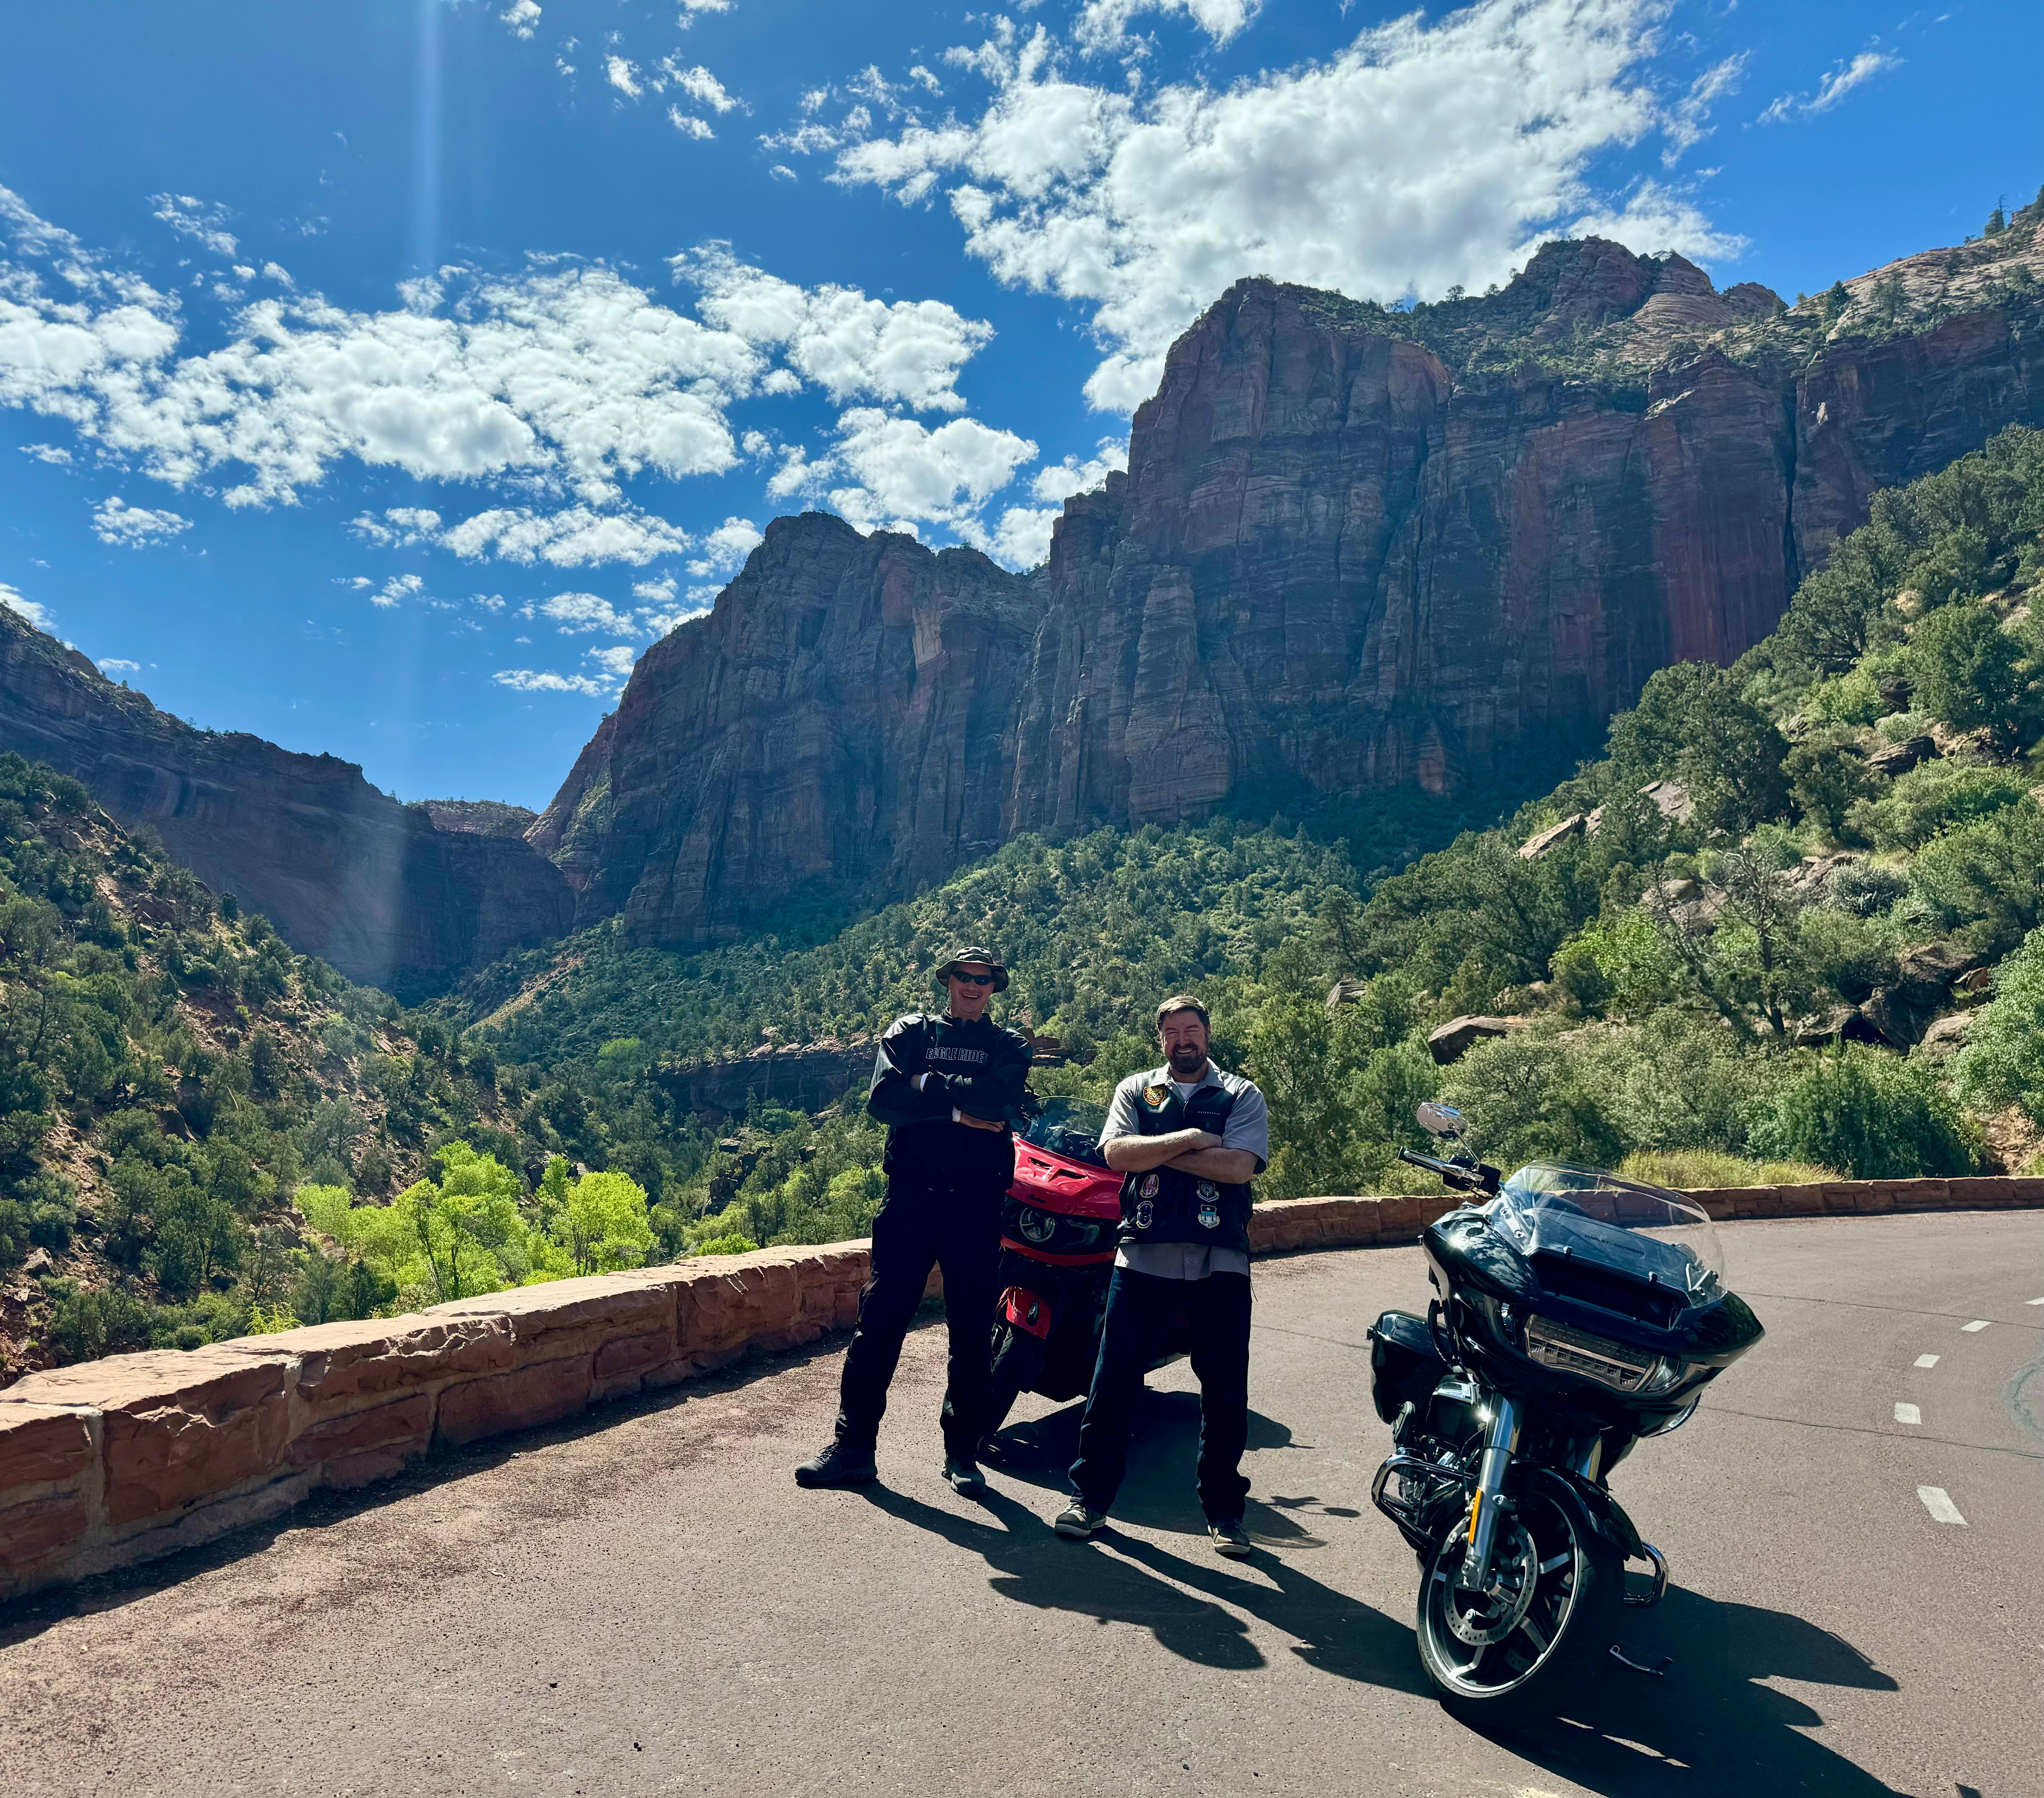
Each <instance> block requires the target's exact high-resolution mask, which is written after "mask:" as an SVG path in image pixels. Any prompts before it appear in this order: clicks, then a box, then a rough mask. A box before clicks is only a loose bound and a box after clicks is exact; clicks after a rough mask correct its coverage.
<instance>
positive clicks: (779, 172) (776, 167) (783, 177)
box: [767, 163, 801, 181]
mask: <svg viewBox="0 0 2044 1798" xmlns="http://www.w3.org/2000/svg"><path fill="white" fill-rule="evenodd" d="M767 173H768V174H769V175H771V176H773V178H774V179H775V180H776V181H799V180H800V179H801V176H800V175H797V174H796V173H795V171H793V169H791V168H790V167H788V165H787V164H786V163H774V164H773V165H772V166H771V167H769V168H768V169H767Z"/></svg>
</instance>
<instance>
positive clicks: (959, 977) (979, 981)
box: [951, 968, 1000, 986]
mask: <svg viewBox="0 0 2044 1798" xmlns="http://www.w3.org/2000/svg"><path fill="white" fill-rule="evenodd" d="M951 978H952V979H954V980H955V981H957V982H959V985H962V986H991V985H993V983H994V982H995V981H996V980H997V978H1000V977H999V976H998V975H997V974H960V973H959V971H958V970H957V969H956V968H953V969H952V970H951Z"/></svg>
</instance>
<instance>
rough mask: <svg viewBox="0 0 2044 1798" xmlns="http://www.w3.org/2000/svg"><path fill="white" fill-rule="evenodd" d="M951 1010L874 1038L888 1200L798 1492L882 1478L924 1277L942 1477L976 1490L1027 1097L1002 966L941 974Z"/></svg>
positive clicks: (961, 967) (966, 961)
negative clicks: (820, 1446) (898, 1377)
mask: <svg viewBox="0 0 2044 1798" xmlns="http://www.w3.org/2000/svg"><path fill="white" fill-rule="evenodd" d="M936 982H937V985H939V987H941V988H943V990H944V993H945V994H946V996H947V1001H948V1003H947V1006H946V1008H945V1009H944V1011H943V1013H942V1014H941V1015H936V1014H932V1013H930V1012H909V1014H908V1015H907V1016H903V1017H898V1018H897V1019H896V1020H894V1022H893V1024H892V1025H890V1026H889V1029H888V1032H887V1034H886V1035H885V1036H883V1037H882V1039H880V1052H879V1054H878V1056H877V1057H876V1058H875V1059H874V1064H873V1085H872V1087H871V1089H870V1091H869V1092H868V1093H867V1094H866V1110H867V1111H869V1112H871V1113H872V1115H873V1116H874V1117H876V1118H878V1119H879V1120H880V1121H881V1122H882V1124H886V1126H887V1127H888V1128H887V1154H886V1162H885V1164H884V1165H885V1166H886V1174H887V1198H886V1203H884V1204H882V1206H881V1208H880V1212H879V1215H878V1216H877V1217H875V1218H874V1220H873V1272H872V1277H871V1278H870V1280H869V1281H868V1282H867V1284H866V1290H865V1291H864V1292H863V1293H860V1294H859V1327H858V1330H857V1331H856V1332H855V1334H854V1335H853V1337H852V1339H851V1347H850V1349H848V1350H847V1351H846V1354H845V1358H844V1376H843V1383H842V1385H841V1386H840V1390H839V1398H838V1414H837V1429H836V1433H835V1435H833V1436H832V1439H831V1441H830V1443H828V1446H826V1447H825V1448H824V1450H823V1451H822V1452H821V1453H820V1454H817V1455H816V1456H815V1457H814V1458H813V1459H811V1460H809V1461H805V1462H803V1463H802V1465H801V1466H799V1467H797V1469H796V1470H795V1481H796V1484H797V1485H805V1486H845V1485H859V1484H861V1483H863V1481H867V1480H870V1479H873V1478H874V1477H877V1473H878V1470H877V1469H876V1468H875V1466H874V1459H873V1449H874V1440H875V1439H876V1438H877V1436H878V1433H879V1430H880V1418H881V1414H882V1412H884V1411H885V1410H886V1408H887V1387H888V1384H889V1381H892V1380H893V1377H894V1368H895V1365H896V1363H897V1362H898V1361H899V1360H900V1359H901V1343H902V1339H903V1338H904V1337H905V1335H907V1334H908V1331H909V1323H910V1321H911V1320H913V1318H914V1316H915V1315H916V1307H917V1306H918V1305H920V1304H921V1303H922V1300H923V1293H924V1288H925V1287H927V1286H928V1284H929V1279H930V1269H931V1268H932V1266H942V1267H943V1270H944V1320H945V1323H946V1324H947V1327H948V1328H949V1330H950V1332H951V1366H950V1379H949V1381H948V1383H947V1385H946V1388H945V1391H944V1408H943V1430H944V1477H945V1478H946V1479H947V1480H948V1481H950V1482H951V1485H952V1487H953V1488H954V1489H955V1490H957V1491H959V1492H961V1493H966V1495H968V1496H976V1495H977V1494H978V1493H980V1492H982V1491H983V1490H984V1489H985V1482H984V1481H982V1479H981V1477H980V1473H979V1467H978V1450H979V1438H980V1431H981V1428H982V1423H983V1421H984V1418H985V1410H986V1403H987V1390H988V1384H989V1368H988V1361H989V1355H990V1353H991V1350H992V1346H993V1301H994V1297H995V1278H996V1270H997V1266H998V1263H999V1258H1000V1251H1001V1201H1002V1199H1003V1197H1005V1194H1006V1193H1007V1191H1008V1185H1009V1181H1011V1180H1012V1179H1013V1178H1014V1177H1015V1139H1014V1137H1013V1135H1012V1133H1011V1131H1010V1124H1011V1122H1012V1120H1013V1119H1014V1118H1015V1116H1016V1115H1017V1114H1018V1112H1019V1110H1020V1107H1021V1106H1022V1105H1023V1103H1024V1097H1025V1095H1026V1093H1027V1091H1028V1088H1027V1085H1026V1084H1025V1083H1026V1081H1027V1080H1028V1074H1029V1062H1030V1058H1031V1054H1032V1051H1031V1049H1030V1047H1029V1040H1028V1038H1027V1037H1025V1036H1023V1035H1020V1033H1018V1032H1015V1031H1012V1030H1004V1029H1002V1028H1000V1026H998V1025H997V1024H994V1023H993V1021H992V1020H990V1019H989V1017H988V1016H987V1015H986V1008H987V1005H988V1002H989V1000H991V998H992V997H993V995H994V994H995V993H999V992H1001V991H1003V990H1005V988H1006V987H1007V985H1008V970H1007V969H1006V968H1005V967H1003V966H1001V958H1000V957H999V956H997V955H995V954H994V953H993V951H992V950H990V949H988V948H986V947H983V946H982V945H980V944H978V943H974V944H970V945H968V946H967V947H964V948H962V949H959V950H958V951H955V953H954V954H952V955H947V956H946V957H945V958H944V959H943V961H941V962H939V963H938V964H937V967H936Z"/></svg>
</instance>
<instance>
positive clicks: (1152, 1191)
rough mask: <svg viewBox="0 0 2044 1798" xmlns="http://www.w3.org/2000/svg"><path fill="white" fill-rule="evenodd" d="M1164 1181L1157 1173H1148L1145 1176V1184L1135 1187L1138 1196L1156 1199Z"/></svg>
mask: <svg viewBox="0 0 2044 1798" xmlns="http://www.w3.org/2000/svg"><path fill="white" fill-rule="evenodd" d="M1163 1184H1164V1182H1163V1181H1162V1179H1160V1178H1158V1176H1157V1175H1156V1174H1144V1175H1143V1184H1142V1185H1139V1186H1138V1187H1137V1188H1136V1189H1135V1193H1136V1197H1139V1198H1144V1199H1154V1198H1155V1197H1156V1196H1157V1193H1158V1189H1159V1188H1160V1187H1161V1186H1162V1185H1163Z"/></svg>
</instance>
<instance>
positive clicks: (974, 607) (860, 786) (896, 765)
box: [529, 512, 1042, 943]
mask: <svg viewBox="0 0 2044 1798" xmlns="http://www.w3.org/2000/svg"><path fill="white" fill-rule="evenodd" d="M1041 609H1042V608H1041V601H1040V598H1039V590H1038V589H1037V587H1036V586H1035V585H1034V584H1032V582H1029V581H1028V580H1025V579H1024V578H1022V577H1020V576H1019V575H1015V574H1009V573H1008V572H1007V571H1005V570H1004V569H1001V568H1000V567H997V566H996V565H995V564H994V563H992V562H989V560H988V559H986V558H985V556H983V555H979V554H978V553H977V552H975V551H972V550H966V549H947V550H943V551H937V552H932V551H930V550H928V549H926V548H924V547H923V546H922V545H921V544H919V543H917V542H916V540H915V539H914V538H913V537H907V536H895V535H891V534H889V533H888V532H874V534H873V535H872V536H860V535H859V532H856V531H855V530H854V529H853V528H851V526H850V525H849V524H846V523H844V522H843V521H842V520H841V519H838V518H834V517H830V516H828V514H826V513H815V512H812V513H803V514H802V515H801V517H795V518H782V519H778V520H776V521H774V523H773V524H770V525H769V526H768V527H767V536H766V540H765V541H764V542H763V543H762V544H760V545H759V547H758V548H757V549H755V551H753V552H752V555H751V559H750V560H748V561H747V563H746V565H745V567H744V569H743V571H742V572H741V573H740V574H739V576H738V578H736V580H735V581H733V582H732V583H731V585H730V586H728V587H727V588H726V589H725V590H724V592H723V594H721V595H720V597H718V600H717V605H716V608H715V609H714V610H713V612H712V613H710V615H709V617H707V618H704V619H701V620H696V621H694V622H692V623H690V624H684V625H683V626H682V627H681V628H679V629H678V630H676V631H674V632H671V633H670V635H669V636H667V637H665V638H663V640H661V641H660V642H659V643H657V644H654V646H653V647H651V649H649V650H647V651H646V653H645V655H643V656H641V657H640V661H639V666H638V667H637V668H636V669H635V670H633V673H632V680H631V682H630V684H629V685H628V686H627V687H626V689H625V692H624V698H623V700H622V701H621V703H620V705H619V706H618V709H617V712H616V713H614V714H613V716H612V717H610V718H609V719H608V720H605V724H604V726H603V728H602V729H601V731H599V732H598V733H597V739H596V740H594V741H593V742H592V743H590V747H589V748H588V749H587V750H586V751H585V752H584V753H583V755H582V757H581V758H580V759H578V761H577V763H576V764H575V768H574V773H573V774H571V776H570V777H569V780H568V782H567V786H564V787H563V789H562V790H561V792H560V793H559V796H558V797H556V798H555V801H554V802H553V804H552V805H551V806H550V807H549V808H548V810H547V812H546V813H545V814H544V816H542V817H541V818H540V820H539V822H538V823H537V824H535V825H534V826H533V827H532V831H531V832H530V833H529V839H530V840H531V841H532V842H533V843H536V844H538V845H540V847H543V848H544V849H545V850H546V851H548V852H549V853H551V854H552V855H555V857H556V858H557V859H559V862H560V863H561V865H562V866H563V867H565V868H566V869H567V870H569V871H570V874H571V878H573V879H574V881H575V882H576V883H577V885H578V886H579V887H580V889H581V891H580V894H579V906H578V916H579V917H580V918H581V919H582V920H584V921H588V920H593V919H595V918H599V917H604V916H609V915H610V914H612V913H613V912H622V913H623V914H624V918H625V920H626V921H627V924H628V928H630V929H631V930H632V933H633V935H635V936H636V937H638V938H639V939H641V940H646V941H652V942H660V943H702V942H709V941H715V940H717V939H726V938H730V937H735V936H736V935H739V934H740V933H741V932H743V930H745V929H746V928H748V927H749V926H750V925H751V924H755V923H756V922H757V921H758V920H759V916H760V915H761V913H762V912H763V909H766V908H768V907H770V906H773V905H777V904H778V903H781V902H782V901H787V900H790V899H791V898H797V897H801V896H803V895H805V893H809V892H811V891H815V892H818V893H822V894H824V895H826V896H828V897H843V896H847V895H849V894H852V893H865V892H869V891H883V890H884V891H894V892H905V891H910V890H913V889H915V888H916V887H919V886H926V885H928V883H929V882H932V881H934V880H936V879H939V878H941V877H942V876H943V874H946V873H947V872H948V871H949V870H951V868H953V867H955V866H957V865H958V863H959V862H961V861H962V860H964V859H966V858H967V857H969V856H972V855H980V854H983V853H985V851H988V850H989V849H992V848H993V847H997V845H998V843H1000V841H1001V831H1002V820H1001V795H1002V793H1003V790H1004V789H1005V770H1006V765H1007V764H1006V758H1005V735H1006V733H1007V731H1008V729H1009V723H1010V720H1011V719H1012V717H1013V715H1014V711H1015V702H1016V686H1017V683H1018V682H1019V681H1020V678H1021V676H1022V674H1023V672H1024V668H1025V667H1026V666H1027V663H1028V647H1029V643H1030V639H1031V636H1032V634H1033V632H1034V631H1035V625H1036V623H1037V621H1038V619H1039V617H1040V615H1041Z"/></svg>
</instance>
